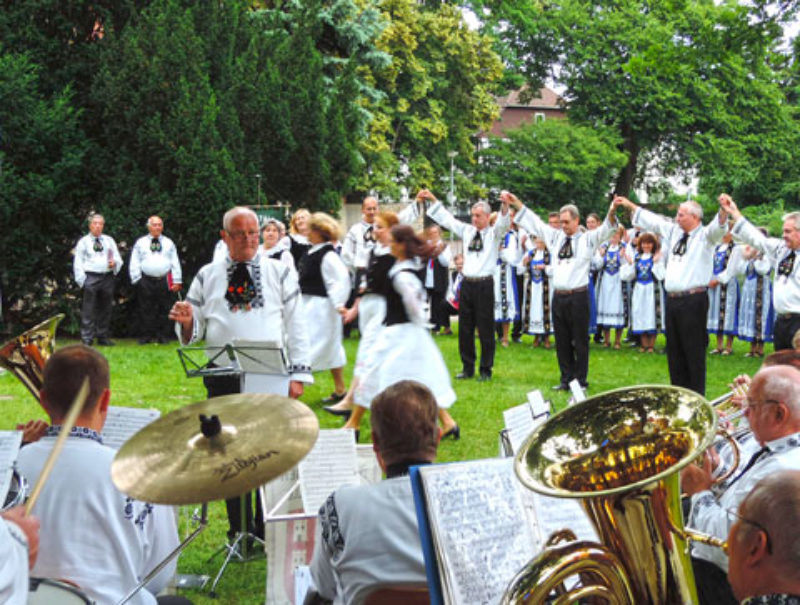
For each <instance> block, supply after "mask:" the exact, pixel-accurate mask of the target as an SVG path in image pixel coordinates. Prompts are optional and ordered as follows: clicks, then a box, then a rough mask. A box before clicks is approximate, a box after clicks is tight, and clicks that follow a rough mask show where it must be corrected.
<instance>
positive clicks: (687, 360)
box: [666, 292, 708, 396]
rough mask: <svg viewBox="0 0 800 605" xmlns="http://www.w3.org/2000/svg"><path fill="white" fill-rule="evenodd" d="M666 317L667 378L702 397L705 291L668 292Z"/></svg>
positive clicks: (705, 313)
mask: <svg viewBox="0 0 800 605" xmlns="http://www.w3.org/2000/svg"><path fill="white" fill-rule="evenodd" d="M666 316H667V321H666V324H667V325H666V335H667V364H668V365H669V380H670V382H671V383H672V384H674V385H675V386H679V387H686V388H687V389H691V390H693V391H695V392H696V393H700V394H701V395H704V396H705V394H706V349H707V348H708V332H706V319H707V316H708V294H707V293H706V292H698V293H696V294H689V295H687V296H678V297H674V298H671V297H670V296H669V295H668V296H667V306H666Z"/></svg>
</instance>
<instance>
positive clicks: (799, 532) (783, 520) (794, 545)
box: [737, 469, 800, 581]
mask: <svg viewBox="0 0 800 605" xmlns="http://www.w3.org/2000/svg"><path fill="white" fill-rule="evenodd" d="M739 510H740V511H743V514H742V517H743V518H745V519H750V520H752V521H754V522H756V523H759V524H760V525H762V526H763V527H765V528H767V531H768V535H769V539H770V540H771V543H772V549H773V553H772V554H773V555H774V556H775V560H776V561H777V562H778V565H779V566H780V569H781V570H783V571H784V573H786V574H788V575H789V576H790V577H791V578H792V579H793V580H795V581H796V580H800V471H797V470H788V469H784V470H780V471H776V472H773V473H771V474H770V475H767V476H766V477H764V478H763V479H761V480H760V481H759V482H758V483H756V484H755V486H754V487H753V489H752V490H751V491H750V493H749V494H748V495H747V497H746V498H745V499H744V501H743V502H742V504H741V505H740V507H739ZM740 528H742V529H740V531H742V532H744V531H747V532H748V533H747V534H745V533H742V534H737V538H738V539H741V538H739V536H742V538H743V537H744V536H745V535H749V532H752V531H757V530H758V528H757V527H756V526H755V525H752V524H751V523H743V524H741V525H740ZM745 528H747V529H745Z"/></svg>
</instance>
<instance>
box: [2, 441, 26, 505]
mask: <svg viewBox="0 0 800 605" xmlns="http://www.w3.org/2000/svg"><path fill="white" fill-rule="evenodd" d="M20 445H22V431H0V495H2V499H0V505H1V504H2V503H3V502H5V498H6V496H7V495H8V490H9V489H10V488H11V475H12V474H13V472H14V465H15V464H16V462H17V454H19V447H20Z"/></svg>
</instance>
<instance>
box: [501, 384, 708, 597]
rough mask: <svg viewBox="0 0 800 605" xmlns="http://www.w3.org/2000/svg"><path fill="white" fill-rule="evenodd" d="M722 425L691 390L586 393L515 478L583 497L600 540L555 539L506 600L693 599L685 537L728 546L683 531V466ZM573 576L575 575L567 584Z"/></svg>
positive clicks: (536, 440)
mask: <svg viewBox="0 0 800 605" xmlns="http://www.w3.org/2000/svg"><path fill="white" fill-rule="evenodd" d="M716 425H717V414H716V413H715V411H714V409H713V408H712V407H711V406H710V405H709V404H708V402H707V401H706V400H705V399H704V398H703V397H701V396H700V395H698V394H697V393H695V392H693V391H689V390H687V389H683V388H679V387H663V386H637V387H629V388H624V389H619V390H615V391H609V392H607V393H604V394H601V395H598V396H596V397H592V398H590V399H587V400H585V401H583V402H581V403H579V404H577V405H574V406H572V407H569V408H567V409H565V410H563V411H562V412H560V413H559V414H556V415H555V416H553V418H551V419H550V420H548V421H547V422H546V423H545V424H543V425H542V426H540V427H539V428H538V429H537V430H535V431H534V432H533V434H532V435H531V436H530V437H529V438H528V440H527V441H526V442H525V444H524V445H523V446H522V448H521V449H520V451H519V453H518V454H517V456H516V460H515V470H516V473H517V476H518V477H519V479H520V481H521V482H522V483H523V484H524V485H525V486H526V487H528V488H529V489H532V490H534V491H536V492H538V493H541V494H544V495H546V496H555V497H560V498H579V499H581V503H582V506H583V509H584V510H585V512H586V514H587V515H588V517H589V519H590V520H591V522H592V525H593V526H594V528H595V531H596V532H597V535H598V536H599V538H600V542H599V543H595V542H591V541H578V540H571V541H567V542H563V541H560V542H559V541H556V540H552V539H551V541H550V542H548V544H549V545H548V546H547V547H546V548H545V549H544V550H543V551H542V552H541V553H540V554H539V556H537V557H536V558H535V559H533V560H532V561H531V562H530V563H528V564H527V565H526V566H525V567H524V568H523V569H522V570H521V571H520V572H518V574H517V575H516V577H515V578H514V579H513V580H512V581H511V584H510V585H509V588H508V589H507V590H506V593H505V595H504V597H503V603H535V604H539V603H544V602H545V601H546V599H547V598H548V595H551V594H553V593H556V594H559V595H560V596H558V597H556V599H555V601H553V602H554V603H558V604H561V603H571V602H574V601H575V600H577V599H582V598H588V597H599V598H601V599H604V600H605V601H607V602H609V603H614V604H620V605H623V604H625V605H639V604H641V603H651V604H673V603H674V604H676V605H677V604H683V603H696V602H697V590H696V588H695V582H694V573H693V572H692V566H691V560H690V557H689V540H690V539H691V540H697V541H702V542H705V543H707V544H713V545H716V546H723V542H722V541H721V540H717V539H716V538H712V537H709V536H704V535H702V534H697V533H695V532H691V534H690V532H689V531H688V530H686V529H684V528H683V516H682V512H681V502H680V486H679V483H680V477H679V475H680V473H679V471H680V470H681V469H682V468H683V467H685V466H686V465H688V464H690V463H692V462H693V461H694V460H695V459H696V458H697V457H698V455H699V454H700V453H702V452H703V451H705V449H706V448H707V447H708V446H709V444H711V442H712V441H713V440H714V438H715V434H716ZM567 533H571V532H567ZM557 542H558V543H557ZM568 578H576V579H577V580H578V583H577V585H576V586H573V587H572V588H571V589H569V590H567V589H566V588H565V587H564V586H565V585H564V583H565V580H567V579H568ZM570 584H573V582H570Z"/></svg>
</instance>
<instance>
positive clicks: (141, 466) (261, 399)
mask: <svg viewBox="0 0 800 605" xmlns="http://www.w3.org/2000/svg"><path fill="white" fill-rule="evenodd" d="M201 414H202V415H203V416H205V417H212V416H218V418H219V423H218V426H217V430H218V431H219V432H218V434H215V435H214V434H213V432H214V427H213V424H214V423H213V421H211V420H208V419H207V420H206V422H205V423H204V424H205V426H203V427H202V429H201V424H202V423H201V421H200V415H201ZM204 433H206V434H209V435H211V436H208V437H207V436H206V435H204ZM318 433H319V423H318V422H317V417H316V416H315V415H314V413H313V412H312V411H311V410H310V409H309V408H308V407H307V406H306V405H304V404H302V403H300V402H299V401H295V400H294V399H289V398H288V397H281V396H279V395H268V394H262V393H243V394H239V395H225V396H223V397H214V398H211V399H208V400H206V401H199V402H197V403H192V404H189V405H187V406H185V407H183V408H180V409H178V410H174V411H172V412H170V413H169V414H166V415H164V416H162V417H161V418H159V419H158V420H156V421H154V422H152V423H151V424H149V425H148V426H146V427H144V428H143V429H142V430H140V431H139V432H138V433H136V434H135V435H134V436H133V437H131V438H130V439H129V440H128V441H126V442H125V444H124V445H123V446H122V448H120V450H119V452H117V455H116V456H115V458H114V462H113V463H112V465H111V479H112V480H113V482H114V485H116V486H117V489H119V490H120V491H121V492H123V493H125V494H127V495H129V496H131V497H133V498H136V499H137V500H143V501H146V502H154V503H158V504H199V503H202V502H209V501H211V500H223V499H227V498H233V497H235V496H239V495H241V494H245V493H247V492H249V491H250V490H252V489H254V488H255V487H257V486H259V485H263V484H264V483H266V482H267V481H269V480H270V479H273V478H275V477H277V476H278V475H281V474H283V473H284V472H286V471H288V470H289V469H291V468H292V467H294V466H295V465H296V464H297V463H298V462H300V460H302V459H303V458H304V457H305V455H306V454H307V453H308V452H309V451H310V450H311V448H312V447H313V445H314V443H315V442H316V440H317V434H318Z"/></svg>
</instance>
